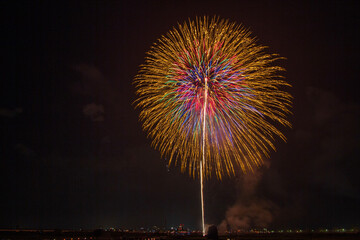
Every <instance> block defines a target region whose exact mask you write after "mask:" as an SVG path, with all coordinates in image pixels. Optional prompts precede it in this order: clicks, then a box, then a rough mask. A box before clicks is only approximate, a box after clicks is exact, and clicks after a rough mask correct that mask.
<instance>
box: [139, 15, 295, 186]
mask: <svg viewBox="0 0 360 240" xmlns="http://www.w3.org/2000/svg"><path fill="white" fill-rule="evenodd" d="M265 48H266V47H265V46H260V45H258V44H256V40H255V38H254V37H251V36H250V32H249V31H248V30H246V29H245V28H244V27H243V26H241V25H237V24H236V23H230V22H229V21H228V20H220V19H219V18H217V17H214V18H212V19H209V18H207V17H203V18H196V20H195V21H191V20H189V22H187V23H184V24H179V25H178V28H174V29H173V30H171V31H169V32H168V33H167V34H166V36H162V37H161V38H160V39H159V40H158V41H157V43H154V44H153V46H152V47H151V50H150V51H149V52H148V53H147V58H146V61H145V64H143V65H142V66H141V69H140V71H139V74H138V75H137V76H136V78H135V85H136V88H137V94H138V96H139V98H138V99H137V101H136V106H137V107H139V108H140V109H141V113H140V119H141V121H142V122H143V129H144V130H145V131H146V132H147V133H148V136H149V137H150V138H151V139H152V144H153V146H154V147H155V148H156V149H158V150H159V151H160V152H161V154H162V156H166V157H167V158H168V159H169V163H170V164H171V163H175V164H176V163H180V165H181V169H182V170H183V171H186V170H187V171H188V172H189V174H190V175H192V176H196V175H198V174H200V172H203V174H204V176H206V177H210V176H211V175H212V174H213V173H215V175H216V176H217V177H218V178H220V179H221V178H222V176H224V175H230V176H231V175H235V174H236V173H237V172H240V171H238V170H240V169H242V170H243V171H244V172H245V171H247V170H251V169H252V168H253V167H256V166H259V165H261V163H262V159H263V158H264V157H268V154H269V151H270V149H275V147H274V145H273V142H274V140H275V136H279V137H280V138H282V139H284V140H285V137H284V135H283V134H282V133H281V132H280V131H279V130H278V128H277V127H276V126H274V124H276V125H279V123H280V124H281V125H286V126H290V123H289V122H288V121H287V120H286V116H287V115H288V113H289V107H290V105H291V95H290V94H289V93H287V92H285V91H283V90H281V88H283V87H284V86H289V84H288V83H286V82H285V81H284V80H283V77H281V75H280V73H281V71H282V70H284V69H283V68H281V67H279V66H276V65H274V62H275V61H277V60H279V59H281V57H279V56H278V55H276V54H268V53H266V52H265V51H264V50H265ZM205 159H206V161H205ZM201 168H203V170H202V169H201ZM201 177H202V175H201Z"/></svg>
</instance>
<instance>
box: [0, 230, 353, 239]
mask: <svg viewBox="0 0 360 240" xmlns="http://www.w3.org/2000/svg"><path fill="white" fill-rule="evenodd" d="M20 239H22V240H35V239H36V240H167V239H178V240H181V239H184V240H185V239H189V240H202V239H204V240H205V239H209V238H207V237H202V236H201V235H199V234H190V235H172V234H165V233H136V232H135V233H134V232H132V233H130V232H111V231H101V230H100V231H99V230H96V231H65V230H0V240H20ZM219 239H220V240H267V239H268V240H359V239H360V233H359V232H357V233H244V234H236V235H227V236H219Z"/></svg>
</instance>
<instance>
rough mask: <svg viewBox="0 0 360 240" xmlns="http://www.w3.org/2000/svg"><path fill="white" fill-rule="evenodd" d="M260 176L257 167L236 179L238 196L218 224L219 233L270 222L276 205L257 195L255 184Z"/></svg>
mask: <svg viewBox="0 0 360 240" xmlns="http://www.w3.org/2000/svg"><path fill="white" fill-rule="evenodd" d="M261 177H262V173H261V169H258V170H255V171H254V172H253V173H248V174H245V175H243V176H242V177H241V178H239V179H237V184H236V189H237V194H238V197H237V200H236V202H235V204H234V205H232V206H231V207H229V208H228V209H227V211H226V213H225V219H224V220H223V221H222V222H221V223H220V225H219V226H218V229H219V233H225V232H230V231H238V230H240V231H242V230H248V229H250V228H264V227H267V226H268V225H269V224H270V223H271V222H272V220H273V217H274V213H275V211H276V209H277V207H276V205H275V204H274V203H273V202H271V201H270V200H266V199H261V198H259V197H258V194H257V186H258V183H259V181H260V179H261Z"/></svg>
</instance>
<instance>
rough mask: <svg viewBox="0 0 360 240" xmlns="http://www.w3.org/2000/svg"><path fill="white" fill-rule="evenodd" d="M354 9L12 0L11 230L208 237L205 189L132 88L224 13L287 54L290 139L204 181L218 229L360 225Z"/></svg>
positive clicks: (2, 105) (4, 114)
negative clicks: (175, 160)
mask: <svg viewBox="0 0 360 240" xmlns="http://www.w3.org/2000/svg"><path fill="white" fill-rule="evenodd" d="M358 9H359V3H358V2H357V1H344V2H343V1H316V2H315V1H235V0H234V1H226V0H225V1H221V3H220V2H219V1H212V0H210V1H187V0H186V1H160V0H159V1H76V2H73V1H64V2H53V1H37V2H28V1H1V2H0V11H1V14H0V18H1V22H2V38H1V45H2V46H3V52H2V60H3V61H2V62H3V64H2V75H1V76H2V77H1V79H2V80H1V85H0V91H1V95H0V97H1V102H0V123H1V148H0V187H1V189H2V194H1V198H0V204H1V211H0V228H15V227H21V228H50V229H60V228H68V229H79V228H82V229H96V228H109V227H114V228H117V227H125V228H140V227H149V226H153V225H157V226H163V225H166V226H167V227H169V226H178V225H179V224H184V225H185V226H186V227H189V228H191V229H200V222H201V210H200V193H199V188H200V187H199V183H198V180H197V179H192V178H190V177H189V176H188V175H187V174H182V173H180V170H179V168H178V167H174V166H170V167H168V166H167V161H166V159H162V158H161V157H160V154H159V153H158V152H157V151H156V150H154V149H153V148H152V147H151V144H150V140H149V139H147V138H146V135H145V133H143V132H142V130H141V123H140V122H139V120H138V114H139V110H136V109H134V106H133V105H132V103H133V101H134V99H135V98H136V96H135V88H134V86H133V78H134V76H135V75H136V74H137V71H138V70H139V65H140V64H142V63H143V62H144V57H145V53H146V52H147V51H148V50H149V49H150V46H151V45H152V44H153V43H154V42H155V41H156V40H157V39H158V38H159V37H161V35H163V34H165V33H166V32H167V31H169V30H170V29H172V28H173V27H174V26H176V25H177V23H182V22H184V21H187V20H188V18H195V17H196V16H204V15H207V16H214V15H217V16H220V17H221V18H225V19H229V20H230V21H235V22H237V23H239V24H240V23H242V24H243V25H244V26H245V27H247V28H249V29H250V30H251V31H252V32H253V36H256V37H258V42H259V44H262V45H266V46H268V47H269V52H276V53H279V54H280V55H281V56H283V57H285V58H286V60H284V61H282V62H281V63H280V65H282V66H283V67H285V68H286V73H285V76H286V79H287V80H288V81H289V83H290V84H291V85H292V88H291V89H290V90H289V91H290V93H291V94H292V95H293V96H294V101H293V102H294V105H293V109H292V112H293V115H292V116H290V121H291V123H292V125H293V126H292V128H291V129H286V128H282V130H284V133H285V136H286V137H287V142H286V143H284V142H281V141H279V140H278V141H276V143H275V145H276V148H277V151H276V152H272V153H270V159H267V160H266V164H265V166H264V167H262V168H260V169H258V170H256V171H255V172H254V173H249V174H247V175H242V176H240V177H238V178H233V179H228V178H225V179H224V180H223V181H222V182H219V181H217V180H216V179H212V180H210V181H208V182H206V185H205V219H206V223H208V224H215V225H217V226H218V227H219V229H224V228H226V225H227V224H230V225H231V224H233V225H234V226H235V225H236V224H237V226H238V227H239V228H256V227H265V226H266V227H268V228H269V229H282V228H285V229H287V228H293V229H295V228H302V229H312V228H315V229H317V228H329V229H331V228H335V227H343V228H348V229H350V228H352V227H354V226H359V225H360V217H359V216H360V209H359V206H360V181H359V176H358V169H359V168H360V165H359V164H360V163H359V156H360V152H359V150H360V146H359V143H360V138H359V136H360V134H359V122H360V121H359V120H360V118H359V107H360V106H359V94H358V89H357V83H358V80H359V76H358V75H359V74H358V66H359V57H358V56H359V46H358V43H359V42H360V41H359V40H360V39H359V34H358V29H359V24H358V21H357V20H358Z"/></svg>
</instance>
